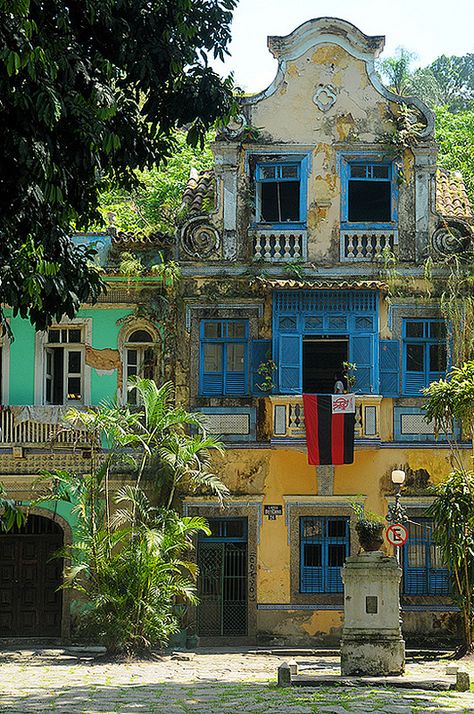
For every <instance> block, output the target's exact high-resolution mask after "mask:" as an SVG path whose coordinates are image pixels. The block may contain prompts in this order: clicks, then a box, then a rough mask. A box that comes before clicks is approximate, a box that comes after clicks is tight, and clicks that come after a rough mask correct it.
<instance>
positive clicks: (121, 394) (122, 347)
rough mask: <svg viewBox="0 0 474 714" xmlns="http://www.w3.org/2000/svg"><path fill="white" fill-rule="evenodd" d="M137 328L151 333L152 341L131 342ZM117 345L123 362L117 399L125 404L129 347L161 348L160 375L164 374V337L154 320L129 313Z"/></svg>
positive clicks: (139, 348)
mask: <svg viewBox="0 0 474 714" xmlns="http://www.w3.org/2000/svg"><path fill="white" fill-rule="evenodd" d="M136 330H146V331H147V332H149V333H150V335H151V338H152V342H130V341H129V338H130V335H131V334H132V333H133V332H135V331H136ZM117 346H118V350H119V354H120V361H121V364H122V390H121V391H119V390H118V389H117V400H118V401H119V402H120V404H122V405H125V404H126V403H127V349H128V348H131V349H133V348H135V349H138V350H141V349H143V350H145V349H148V348H149V347H155V348H156V347H157V346H159V348H160V354H159V359H160V363H159V365H158V366H159V369H160V377H162V376H163V374H162V370H163V359H162V352H163V351H162V339H161V334H160V331H159V330H158V329H157V328H156V327H155V325H153V323H152V322H150V321H149V320H146V319H145V318H143V317H136V316H135V315H129V316H128V317H127V318H126V319H125V321H124V325H123V327H122V329H121V330H120V332H119V336H118V341H117Z"/></svg>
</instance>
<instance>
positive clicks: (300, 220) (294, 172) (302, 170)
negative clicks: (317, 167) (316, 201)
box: [255, 158, 307, 228]
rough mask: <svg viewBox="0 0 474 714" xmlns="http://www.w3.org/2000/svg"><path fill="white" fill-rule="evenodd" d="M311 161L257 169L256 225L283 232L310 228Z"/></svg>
mask: <svg viewBox="0 0 474 714" xmlns="http://www.w3.org/2000/svg"><path fill="white" fill-rule="evenodd" d="M306 166H307V159H306V158H304V159H302V160H293V161H291V160H288V161H283V162H273V161H268V162H261V163H258V164H257V165H256V171H255V181H256V221H257V223H258V224H260V225H261V224H270V225H271V226H273V227H277V226H280V227H281V228H292V227H300V228H301V227H302V226H304V225H305V224H306V186H307V182H306V174H307V170H306Z"/></svg>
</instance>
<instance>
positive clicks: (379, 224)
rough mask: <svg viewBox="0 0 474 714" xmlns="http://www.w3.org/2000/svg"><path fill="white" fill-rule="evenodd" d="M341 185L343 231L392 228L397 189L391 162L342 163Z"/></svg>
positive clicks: (394, 222)
mask: <svg viewBox="0 0 474 714" xmlns="http://www.w3.org/2000/svg"><path fill="white" fill-rule="evenodd" d="M341 182H342V191H341V200H342V205H341V223H342V225H343V227H345V228H346V229H350V228H353V229H357V228H366V227H367V226H369V225H370V226H373V227H374V228H380V229H381V228H392V229H393V228H396V225H397V221H398V187H397V182H396V176H395V170H394V164H393V162H387V161H373V160H372V161H371V160H359V159H358V160H355V161H344V162H343V163H342V171H341Z"/></svg>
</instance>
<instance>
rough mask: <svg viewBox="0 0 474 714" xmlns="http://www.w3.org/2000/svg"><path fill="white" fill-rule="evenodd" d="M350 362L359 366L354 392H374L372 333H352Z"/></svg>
mask: <svg viewBox="0 0 474 714" xmlns="http://www.w3.org/2000/svg"><path fill="white" fill-rule="evenodd" d="M349 362H354V363H355V364H356V366H357V370H356V372H355V377H356V382H355V387H354V392H357V393H358V394H371V393H372V392H373V373H374V365H373V338H372V336H371V335H367V336H366V335H364V336H362V335H351V339H350V358H349Z"/></svg>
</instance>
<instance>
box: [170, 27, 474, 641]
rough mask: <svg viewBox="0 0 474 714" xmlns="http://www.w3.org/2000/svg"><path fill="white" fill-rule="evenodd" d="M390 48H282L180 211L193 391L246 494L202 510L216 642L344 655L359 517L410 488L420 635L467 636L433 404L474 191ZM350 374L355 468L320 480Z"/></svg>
mask: <svg viewBox="0 0 474 714" xmlns="http://www.w3.org/2000/svg"><path fill="white" fill-rule="evenodd" d="M383 45H384V38H383V37H367V36H366V35H364V34H363V33H362V32H361V31H359V30H358V29H357V28H356V27H354V26H353V25H350V24H349V23H347V22H344V21H342V20H335V19H329V18H322V19H318V20H311V21H309V22H306V23H304V24H303V25H301V26H300V27H298V28H297V29H296V30H295V31H294V32H292V33H291V34H290V35H288V36H286V37H269V39H268V47H269V50H270V52H271V53H272V54H273V55H274V57H275V58H276V59H277V60H278V71H277V75H276V77H275V80H274V81H273V82H272V84H271V85H270V86H269V87H268V88H267V89H266V90H265V91H263V92H261V93H260V94H257V95H255V96H250V97H245V98H243V99H242V100H241V102H240V107H241V114H240V116H239V117H238V119H237V120H236V121H235V123H234V124H233V125H232V126H229V127H227V128H226V130H225V131H224V132H222V134H221V135H219V136H218V138H217V140H216V142H215V143H214V146H213V151H214V156H215V171H214V176H212V175H211V174H210V173H209V172H208V173H206V174H203V175H201V176H196V175H193V176H192V177H191V179H190V183H189V186H188V189H187V192H186V194H185V202H186V204H187V206H188V207H189V214H188V220H187V221H186V222H185V223H184V225H182V226H181V228H180V231H179V235H178V241H177V247H176V255H177V258H178V259H179V260H180V262H181V263H182V266H183V272H184V275H185V281H184V288H183V291H184V295H183V297H184V314H183V322H182V325H181V327H180V339H179V341H178V342H179V344H180V345H181V346H182V349H181V351H180V354H179V358H178V362H177V370H176V380H177V385H178V390H179V394H180V396H181V398H182V399H183V400H185V401H186V402H187V403H188V404H189V406H191V407H193V408H194V409H197V410H199V411H201V412H203V413H205V414H206V415H207V424H208V428H209V430H210V431H211V432H213V433H215V434H220V435H222V438H223V439H224V441H225V442H226V444H227V451H226V455H225V458H224V459H223V461H220V462H219V465H218V468H219V469H220V473H221V475H222V477H223V479H224V480H225V482H226V483H227V485H228V486H229V487H230V489H231V492H232V497H231V498H230V499H229V502H228V503H227V506H226V509H225V510H224V511H222V510H220V509H219V508H218V507H217V505H216V504H214V503H212V500H211V499H209V498H206V497H202V498H195V497H190V498H189V499H187V500H186V502H185V511H186V512H188V513H199V514H200V515H204V516H206V517H208V518H209V519H211V523H212V524H213V536H212V537H211V538H206V539H203V540H201V541H200V543H199V547H198V562H199V566H200V573H201V575H200V599H201V601H200V605H199V607H198V609H197V613H196V627H197V632H198V634H199V635H200V636H201V637H202V638H216V637H217V638H218V637H223V638H227V640H229V638H239V637H246V638H248V639H249V640H255V639H256V640H257V641H260V642H267V643H268V642H270V643H271V642H275V643H278V642H285V643H290V642H291V643H293V644H310V643H314V642H315V641H325V642H327V641H330V640H333V641H336V640H337V639H338V637H339V635H340V631H341V625H342V619H343V586H342V580H341V574H340V573H341V571H340V569H341V566H342V564H343V562H344V560H345V558H346V557H347V555H349V554H350V553H354V552H357V550H358V547H359V546H358V541H357V537H356V535H355V533H354V515H353V510H352V509H351V505H350V504H351V501H354V500H355V501H359V502H360V501H362V502H364V504H365V506H366V507H367V508H368V509H370V510H371V511H375V512H377V513H378V514H380V515H385V514H386V513H387V508H388V506H389V503H390V501H391V499H392V498H393V487H392V484H391V479H390V476H391V471H392V469H394V468H397V467H398V468H400V467H401V468H403V469H405V471H406V473H407V487H406V490H405V498H404V500H405V503H406V505H407V507H408V509H409V514H410V516H411V518H412V520H413V522H412V523H410V524H409V531H410V539H409V542H408V544H407V545H406V546H405V548H404V551H403V554H402V567H403V589H402V600H403V624H404V630H405V634H406V636H407V637H408V638H410V637H419V635H420V634H423V636H424V637H425V638H426V639H427V640H429V639H430V638H431V637H433V638H435V637H438V638H440V637H448V636H452V635H453V632H455V630H456V624H455V621H456V613H455V608H454V607H453V604H452V602H451V600H450V597H449V578H448V574H447V571H446V570H445V569H444V568H443V567H442V565H441V564H440V561H439V553H438V551H437V549H436V547H435V545H434V544H433V542H432V536H431V528H430V523H429V521H428V520H427V519H426V515H425V510H426V507H427V506H428V505H429V502H430V498H431V497H430V495H429V484H430V483H433V482H436V481H439V479H441V478H442V477H443V476H444V475H445V474H446V473H447V472H448V471H449V452H448V450H447V444H446V442H445V441H443V439H442V437H440V438H439V439H436V438H435V434H434V429H433V425H432V424H428V423H427V422H426V420H425V418H424V414H423V408H422V407H423V397H422V394H421V391H420V390H422V389H423V387H425V386H427V385H428V384H429V383H430V382H432V381H433V380H436V379H439V378H440V377H441V376H443V375H444V374H445V373H446V369H447V367H448V361H449V349H447V345H448V342H449V340H447V337H446V321H445V319H444V317H443V315H442V314H441V312H440V306H439V301H438V300H436V299H430V297H429V294H428V293H427V291H426V290H424V289H423V285H424V282H423V278H424V275H425V273H426V266H427V265H433V266H434V268H433V269H434V272H436V270H437V269H440V270H441V268H438V266H439V265H440V264H441V263H442V262H443V261H444V260H445V259H446V256H447V255H449V254H450V251H455V250H458V249H459V247H460V246H461V245H464V243H465V241H467V242H469V240H470V237H471V227H470V221H471V212H470V207H469V204H468V202H467V199H466V195H465V192H464V188H463V185H462V180H461V179H460V177H459V176H456V175H448V174H446V173H443V172H441V171H439V170H437V168H436V153H437V152H436V144H435V141H434V137H433V127H434V120H433V115H432V113H431V111H430V110H429V109H428V108H427V107H426V106H424V105H423V104H422V103H421V102H420V101H419V100H417V99H415V98H408V99H407V98H401V97H399V96H396V95H394V94H391V93H390V92H389V91H387V89H386V88H385V87H383V86H382V84H381V82H380V80H379V78H378V76H377V74H376V73H375V71H374V62H375V60H376V58H377V57H378V55H379V54H380V52H381V51H382V49H383ZM415 124H416V127H415V126H414V125H415ZM213 186H214V194H213V195H214V197H215V200H214V204H213V205H214V208H213V209H212V210H211V211H210V212H209V211H204V210H202V206H203V205H204V203H205V202H204V198H206V197H207V198H208V199H209V196H210V195H211V193H212V189H213ZM211 203H212V202H211ZM207 205H209V200H208V201H207ZM394 266H396V267H395V268H394ZM394 272H396V274H397V276H398V278H397V279H398V282H399V286H401V287H399V289H398V290H394V289H393V285H391V283H392V282H393V274H394ZM441 272H442V271H441ZM345 363H346V364H345ZM347 363H349V364H350V365H355V367H356V368H354V366H352V367H350V366H349V367H348V366H347ZM344 370H346V373H347V370H349V377H351V376H352V377H355V382H354V384H353V386H352V387H351V390H352V391H354V392H355V393H356V395H357V408H356V426H355V458H354V463H353V464H345V465H338V466H333V465H325V466H317V467H314V466H310V465H308V461H307V453H306V446H305V423H304V411H303V400H302V395H303V393H323V394H324V393H331V392H332V391H333V390H334V385H335V381H336V380H340V379H341V376H342V375H343V374H344ZM346 381H347V380H346ZM352 382H353V379H350V383H352ZM345 386H346V388H347V387H349V386H350V384H347V383H346V385H345Z"/></svg>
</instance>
